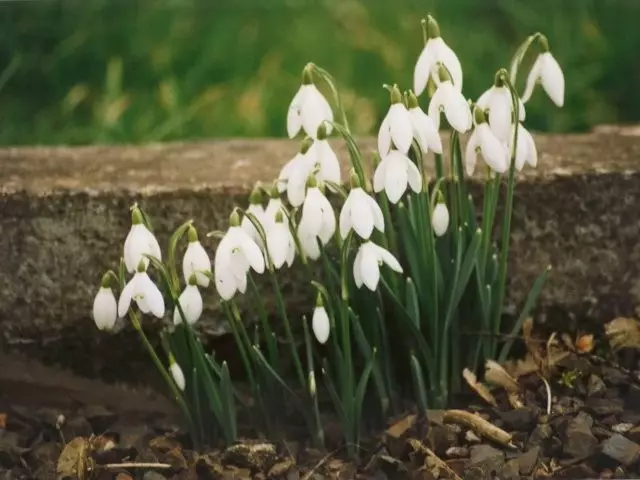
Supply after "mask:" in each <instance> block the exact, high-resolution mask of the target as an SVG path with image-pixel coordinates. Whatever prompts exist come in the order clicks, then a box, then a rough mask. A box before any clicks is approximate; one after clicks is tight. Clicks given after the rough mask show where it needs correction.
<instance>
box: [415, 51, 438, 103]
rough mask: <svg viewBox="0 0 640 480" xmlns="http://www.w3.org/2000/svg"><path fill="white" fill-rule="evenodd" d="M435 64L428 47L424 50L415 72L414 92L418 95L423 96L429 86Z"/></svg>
mask: <svg viewBox="0 0 640 480" xmlns="http://www.w3.org/2000/svg"><path fill="white" fill-rule="evenodd" d="M433 63H434V59H433V57H432V55H431V53H430V52H429V50H428V49H427V48H426V47H425V48H423V49H422V52H420V56H419V57H418V61H417V62H416V66H415V69H414V70H413V91H414V92H415V94H416V95H421V94H422V92H423V91H424V89H425V87H426V86H427V81H428V80H429V75H430V74H431V66H432V65H433Z"/></svg>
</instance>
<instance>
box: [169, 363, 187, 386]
mask: <svg viewBox="0 0 640 480" xmlns="http://www.w3.org/2000/svg"><path fill="white" fill-rule="evenodd" d="M169 371H170V372H171V376H172V377H173V381H174V382H176V385H177V386H178V388H179V389H180V390H184V387H185V386H186V382H185V380H184V373H182V369H181V368H180V365H178V364H177V363H176V362H173V363H172V364H171V365H169Z"/></svg>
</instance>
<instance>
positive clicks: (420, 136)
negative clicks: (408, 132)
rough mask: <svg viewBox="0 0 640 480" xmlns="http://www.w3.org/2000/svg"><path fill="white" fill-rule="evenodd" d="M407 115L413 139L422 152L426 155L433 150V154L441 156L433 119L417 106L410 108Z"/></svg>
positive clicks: (438, 137)
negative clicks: (409, 116)
mask: <svg viewBox="0 0 640 480" xmlns="http://www.w3.org/2000/svg"><path fill="white" fill-rule="evenodd" d="M416 101H417V100H416ZM409 113H410V114H411V123H412V125H413V137H414V138H415V139H416V140H417V141H418V145H420V148H421V149H422V151H423V152H424V153H427V152H428V151H429V150H433V151H434V152H435V153H438V154H442V139H441V138H440V134H439V133H438V129H437V128H436V125H435V122H434V121H433V119H432V118H431V117H430V116H429V115H427V114H426V113H424V111H422V109H421V108H420V107H419V106H415V107H413V108H410V109H409Z"/></svg>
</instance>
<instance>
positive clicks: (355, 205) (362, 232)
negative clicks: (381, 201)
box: [339, 173, 384, 240]
mask: <svg viewBox="0 0 640 480" xmlns="http://www.w3.org/2000/svg"><path fill="white" fill-rule="evenodd" d="M339 223H340V236H341V237H342V238H343V239H345V238H347V235H348V234H349V232H350V231H351V229H353V230H354V231H355V232H356V233H357V234H358V235H359V236H360V237H361V238H362V239H363V240H368V239H369V237H370V236H371V234H372V233H373V229H374V227H375V228H376V229H378V230H379V231H380V232H384V217H383V216H382V210H381V209H380V206H379V205H378V203H377V202H376V201H375V200H374V199H373V197H371V196H370V195H369V194H368V193H367V192H365V191H364V189H363V188H362V187H360V186H359V185H358V180H357V176H356V175H355V173H352V186H351V191H350V192H349V196H347V199H346V200H345V202H344V205H343V206H342V210H341V211H340V221H339Z"/></svg>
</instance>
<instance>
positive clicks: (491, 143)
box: [476, 123, 509, 173]
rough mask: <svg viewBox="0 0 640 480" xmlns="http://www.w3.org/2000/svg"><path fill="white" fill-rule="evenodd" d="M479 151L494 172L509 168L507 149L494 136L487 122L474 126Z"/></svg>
mask: <svg viewBox="0 0 640 480" xmlns="http://www.w3.org/2000/svg"><path fill="white" fill-rule="evenodd" d="M476 130H477V131H478V140H479V142H480V151H481V152H482V158H483V159H484V161H485V163H486V164H487V165H489V167H491V169H492V170H493V171H494V172H498V173H504V172H506V171H507V170H508V169H509V158H508V152H507V149H506V148H505V147H504V145H503V144H502V143H501V142H500V140H498V139H497V138H496V136H495V135H494V134H493V132H492V131H491V129H490V128H489V125H488V124H487V123H482V124H480V125H478V126H477V127H476Z"/></svg>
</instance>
